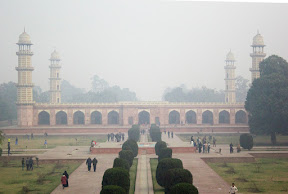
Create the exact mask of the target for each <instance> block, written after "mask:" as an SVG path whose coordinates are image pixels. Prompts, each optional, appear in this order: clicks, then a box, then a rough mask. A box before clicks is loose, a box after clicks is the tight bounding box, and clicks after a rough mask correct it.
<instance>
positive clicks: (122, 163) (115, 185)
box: [100, 125, 140, 194]
mask: <svg viewBox="0 0 288 194" xmlns="http://www.w3.org/2000/svg"><path fill="white" fill-rule="evenodd" d="M138 134H139V135H138ZM139 137H140V129H139V126H138V127H137V126H134V125H133V127H132V128H131V129H129V131H128V140H127V141H125V142H124V143H123V145H122V150H121V151H120V152H119V158H115V160H114V162H113V168H110V169H107V170H106V171H105V173H104V175H103V179H102V190H101V192H100V194H110V193H117V194H127V193H129V189H130V176H129V170H130V167H131V166H132V164H133V160H134V157H136V156H137V155H138V144H137V142H136V140H137V141H138V140H139Z"/></svg>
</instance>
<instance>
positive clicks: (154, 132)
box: [149, 124, 161, 142]
mask: <svg viewBox="0 0 288 194" xmlns="http://www.w3.org/2000/svg"><path fill="white" fill-rule="evenodd" d="M149 133H150V137H151V139H152V141H153V142H158V141H161V131H160V128H159V127H158V126H157V125H155V124H152V125H151V127H150V131H149Z"/></svg>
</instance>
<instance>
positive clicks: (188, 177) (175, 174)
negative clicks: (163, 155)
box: [164, 168, 193, 192]
mask: <svg viewBox="0 0 288 194" xmlns="http://www.w3.org/2000/svg"><path fill="white" fill-rule="evenodd" d="M178 183H189V184H192V183H193V177H192V174H191V172H190V171H189V170H186V169H181V168H174V169H170V170H168V171H167V172H165V174H164V187H165V191H166V192H169V191H170V189H171V187H172V186H174V185H176V184H178Z"/></svg>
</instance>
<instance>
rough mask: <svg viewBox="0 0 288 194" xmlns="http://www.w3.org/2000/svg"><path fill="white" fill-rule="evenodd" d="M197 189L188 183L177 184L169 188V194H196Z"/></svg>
mask: <svg viewBox="0 0 288 194" xmlns="http://www.w3.org/2000/svg"><path fill="white" fill-rule="evenodd" d="M198 193H199V192H198V189H197V188H196V187H195V186H194V185H192V184H189V183H178V184H176V185H174V186H172V187H171V189H170V192H169V194H198Z"/></svg>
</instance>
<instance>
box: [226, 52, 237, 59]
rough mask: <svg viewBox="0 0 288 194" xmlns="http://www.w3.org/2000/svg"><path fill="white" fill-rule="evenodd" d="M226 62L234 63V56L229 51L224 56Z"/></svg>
mask: <svg viewBox="0 0 288 194" xmlns="http://www.w3.org/2000/svg"><path fill="white" fill-rule="evenodd" d="M226 61H235V57H234V54H233V53H232V52H231V51H229V53H228V54H227V55H226Z"/></svg>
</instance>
